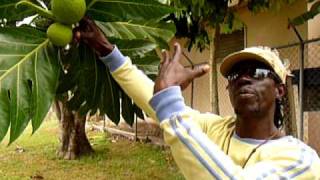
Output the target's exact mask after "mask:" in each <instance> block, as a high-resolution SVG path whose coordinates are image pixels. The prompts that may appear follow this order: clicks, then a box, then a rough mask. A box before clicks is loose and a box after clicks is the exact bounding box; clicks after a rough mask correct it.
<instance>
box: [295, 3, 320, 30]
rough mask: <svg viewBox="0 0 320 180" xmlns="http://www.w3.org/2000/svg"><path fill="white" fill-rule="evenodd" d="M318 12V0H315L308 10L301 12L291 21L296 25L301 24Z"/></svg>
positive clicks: (319, 6)
mask: <svg viewBox="0 0 320 180" xmlns="http://www.w3.org/2000/svg"><path fill="white" fill-rule="evenodd" d="M319 13H320V1H317V2H315V3H314V4H313V5H312V6H311V8H310V10H309V11H307V12H305V13H303V14H301V15H300V16H298V17H295V18H294V19H292V20H291V23H292V24H293V25H296V26H298V25H301V24H303V23H305V22H307V21H308V20H310V19H312V18H314V17H315V16H316V15H318V14H319Z"/></svg>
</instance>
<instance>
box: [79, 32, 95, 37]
mask: <svg viewBox="0 0 320 180" xmlns="http://www.w3.org/2000/svg"><path fill="white" fill-rule="evenodd" d="M79 33H80V35H79V36H80V37H81V39H92V38H95V34H94V33H93V32H79Z"/></svg>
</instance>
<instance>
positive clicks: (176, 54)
mask: <svg viewBox="0 0 320 180" xmlns="http://www.w3.org/2000/svg"><path fill="white" fill-rule="evenodd" d="M180 56H181V46H180V44H179V43H174V54H173V59H172V61H179V60H180Z"/></svg>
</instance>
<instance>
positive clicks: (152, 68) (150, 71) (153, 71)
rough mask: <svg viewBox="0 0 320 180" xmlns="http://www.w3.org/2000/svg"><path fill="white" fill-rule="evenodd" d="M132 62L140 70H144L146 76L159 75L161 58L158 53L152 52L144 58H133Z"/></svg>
mask: <svg viewBox="0 0 320 180" xmlns="http://www.w3.org/2000/svg"><path fill="white" fill-rule="evenodd" d="M131 59H132V62H133V64H135V65H136V66H137V67H138V68H139V69H140V70H142V71H143V72H144V73H145V74H146V75H148V76H150V75H153V76H156V75H158V67H159V64H160V57H159V56H158V55H157V53H156V51H151V52H150V53H148V54H146V55H145V56H144V57H142V58H140V57H132V58H131Z"/></svg>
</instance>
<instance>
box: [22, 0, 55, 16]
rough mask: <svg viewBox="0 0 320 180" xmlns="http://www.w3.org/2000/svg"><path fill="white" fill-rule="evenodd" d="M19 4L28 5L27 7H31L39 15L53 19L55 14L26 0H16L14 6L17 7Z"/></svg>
mask: <svg viewBox="0 0 320 180" xmlns="http://www.w3.org/2000/svg"><path fill="white" fill-rule="evenodd" d="M19 6H28V7H29V8H31V9H33V10H34V11H36V12H37V13H38V14H39V15H41V16H43V17H46V18H49V19H52V20H55V16H54V15H53V13H52V12H51V11H49V10H46V9H44V8H42V7H40V6H38V5H36V4H33V3H31V2H29V1H27V0H22V1H20V2H18V3H17V4H16V8H18V7H19Z"/></svg>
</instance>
